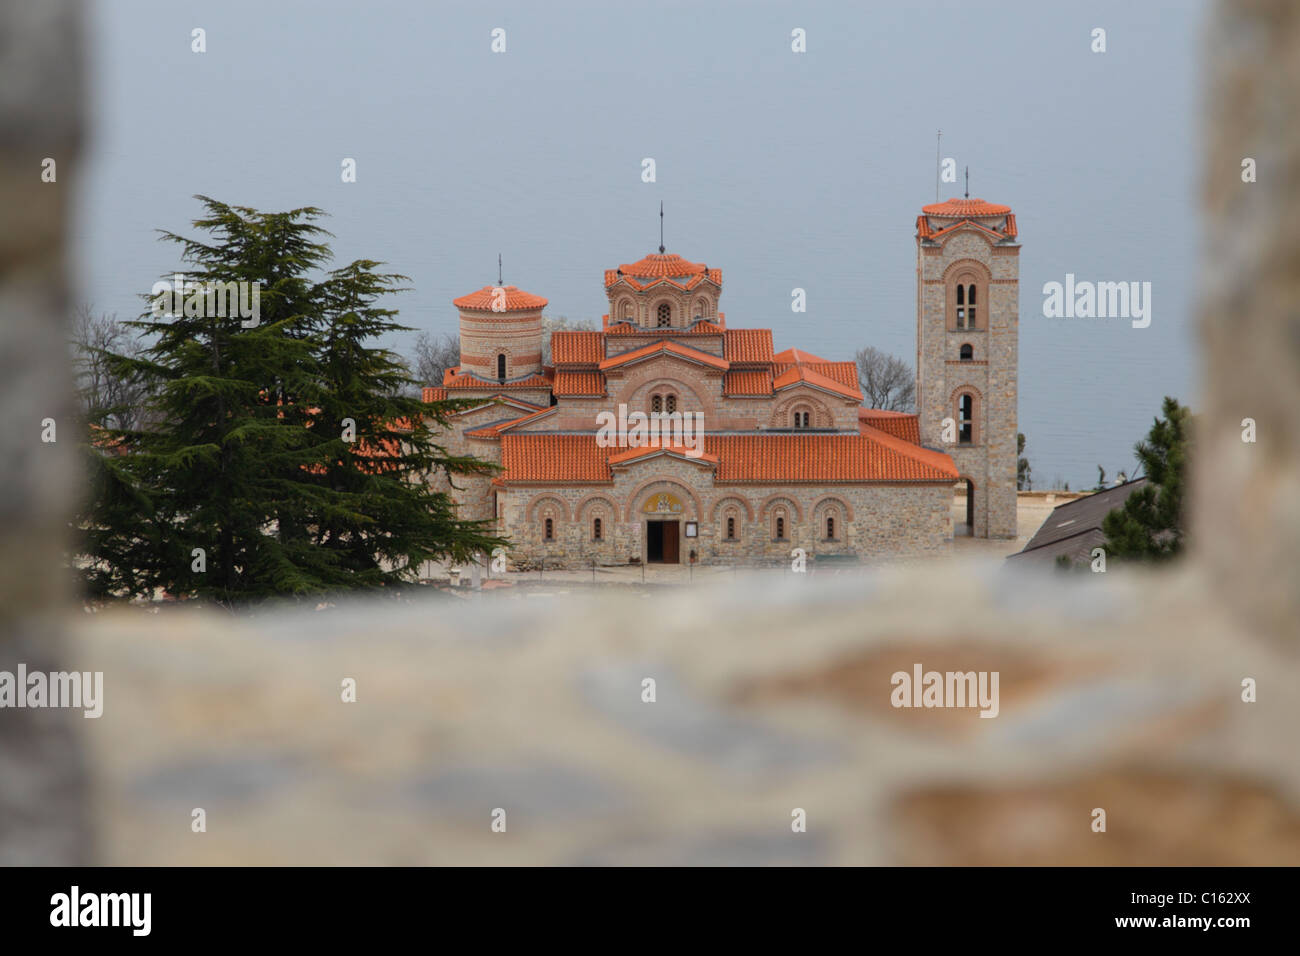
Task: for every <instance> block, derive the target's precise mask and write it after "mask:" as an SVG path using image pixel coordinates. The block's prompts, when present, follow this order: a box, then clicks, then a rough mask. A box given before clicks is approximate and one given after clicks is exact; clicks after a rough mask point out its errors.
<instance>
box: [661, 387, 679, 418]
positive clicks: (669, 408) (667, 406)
mask: <svg viewBox="0 0 1300 956" xmlns="http://www.w3.org/2000/svg"><path fill="white" fill-rule="evenodd" d="M664 411H666V412H667V413H668V414H669V415H671V414H672V413H673V412H675V411H677V396H676V395H674V394H673V393H672V392H669V393H668V394H667V395H666V396H664Z"/></svg>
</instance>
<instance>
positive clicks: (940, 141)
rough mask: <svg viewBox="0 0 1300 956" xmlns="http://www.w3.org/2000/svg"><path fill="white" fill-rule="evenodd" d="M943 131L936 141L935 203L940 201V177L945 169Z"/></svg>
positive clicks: (940, 131)
mask: <svg viewBox="0 0 1300 956" xmlns="http://www.w3.org/2000/svg"><path fill="white" fill-rule="evenodd" d="M942 155H943V130H939V134H938V136H936V137H935V141H934V201H935V202H938V201H939V177H940V170H941V169H942V168H943V160H942V159H941V158H940V157H941V156H942Z"/></svg>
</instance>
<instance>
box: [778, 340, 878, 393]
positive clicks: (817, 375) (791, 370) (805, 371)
mask: <svg viewBox="0 0 1300 956" xmlns="http://www.w3.org/2000/svg"><path fill="white" fill-rule="evenodd" d="M791 351H793V350H791ZM845 366H848V369H846V368H844V367H845ZM777 369H778V371H777V374H776V377H775V379H774V380H773V382H772V387H773V388H775V389H778V390H779V389H783V388H791V387H792V386H795V385H812V386H814V387H816V388H820V389H824V390H826V391H828V392H834V393H835V394H837V395H843V396H844V397H845V398H851V399H853V400H854V401H857V402H860V401H862V390H861V389H859V388H858V387H857V385H856V384H854V385H848V384H845V382H844V378H845V377H846V376H845V373H846V371H847V372H848V374H849V375H852V376H854V379H853V380H856V376H857V372H856V366H854V364H853V363H852V362H816V363H811V364H801V365H786V366H784V367H782V366H780V365H778V366H777ZM832 376H833V377H832Z"/></svg>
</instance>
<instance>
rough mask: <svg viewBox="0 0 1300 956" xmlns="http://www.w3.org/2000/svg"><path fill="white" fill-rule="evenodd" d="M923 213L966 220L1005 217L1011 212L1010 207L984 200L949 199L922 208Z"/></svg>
mask: <svg viewBox="0 0 1300 956" xmlns="http://www.w3.org/2000/svg"><path fill="white" fill-rule="evenodd" d="M921 212H923V213H925V214H926V215H927V216H944V217H951V218H954V219H965V218H969V217H972V216H1005V215H1006V214H1007V213H1009V212H1011V207H1010V206H1002V205H999V204H998V203H992V202H985V201H984V200H983V199H955V198H954V199H948V200H945V201H944V202H938V203H931V204H930V205H928V206H922V207H921Z"/></svg>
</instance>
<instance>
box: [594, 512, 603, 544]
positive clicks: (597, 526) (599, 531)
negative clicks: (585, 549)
mask: <svg viewBox="0 0 1300 956" xmlns="http://www.w3.org/2000/svg"><path fill="white" fill-rule="evenodd" d="M604 538H605V527H604V525H603V523H602V522H601V520H600V519H599V518H596V519H594V520H593V521H592V522H591V540H593V541H603V540H604Z"/></svg>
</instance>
